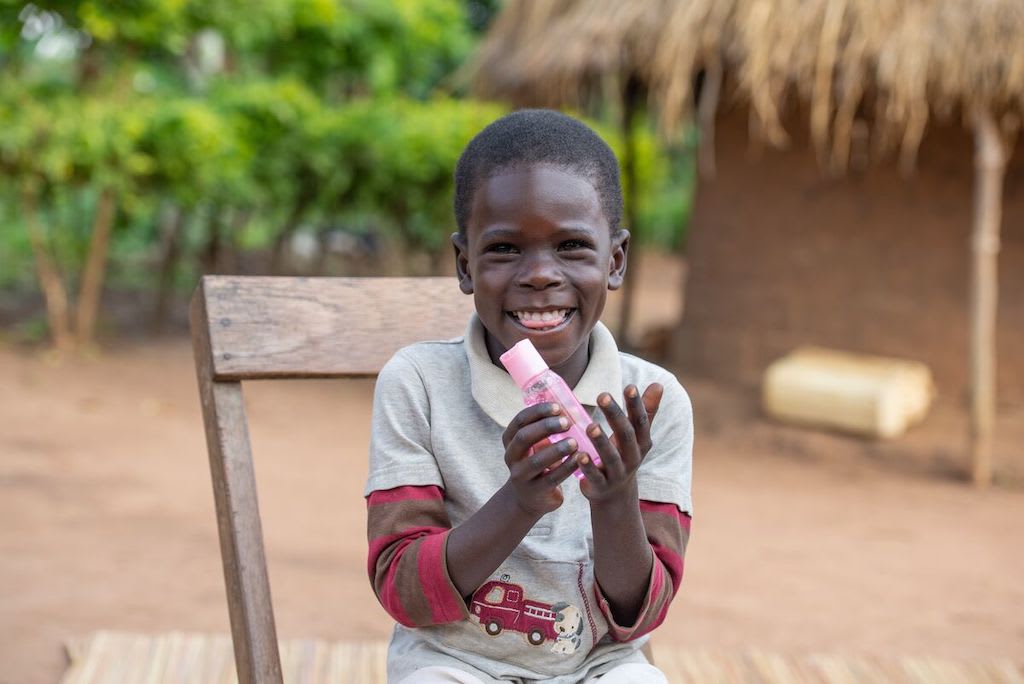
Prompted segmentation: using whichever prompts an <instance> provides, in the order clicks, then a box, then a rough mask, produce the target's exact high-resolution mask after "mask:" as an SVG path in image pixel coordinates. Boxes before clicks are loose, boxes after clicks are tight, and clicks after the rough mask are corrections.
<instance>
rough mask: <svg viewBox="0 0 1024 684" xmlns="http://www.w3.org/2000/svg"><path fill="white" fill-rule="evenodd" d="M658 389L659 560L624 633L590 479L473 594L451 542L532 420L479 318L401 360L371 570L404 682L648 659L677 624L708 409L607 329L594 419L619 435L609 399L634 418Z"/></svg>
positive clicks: (571, 673)
mask: <svg viewBox="0 0 1024 684" xmlns="http://www.w3.org/2000/svg"><path fill="white" fill-rule="evenodd" d="M652 382H658V383H661V384H662V385H663V386H664V388H665V392H664V397H663V399H662V403H661V406H660V408H659V411H658V414H657V415H656V417H655V419H654V422H653V423H652V426H651V433H652V435H651V436H652V442H653V445H654V446H653V447H652V449H651V450H650V452H649V453H648V454H647V456H646V457H645V459H644V462H643V463H642V464H641V466H640V469H639V470H638V472H637V485H638V490H639V494H640V498H641V500H642V501H641V508H642V515H643V516H644V523H645V527H646V528H647V530H648V538H649V539H651V543H652V547H653V548H654V550H655V555H656V557H657V560H656V562H655V563H654V567H653V569H652V576H651V582H650V587H649V591H648V597H647V600H646V601H645V604H644V606H643V609H642V612H641V616H640V618H638V622H637V624H635V625H632V626H622V625H616V624H615V623H614V620H613V619H612V618H611V616H610V611H609V609H608V606H607V602H606V601H605V600H604V598H603V597H602V596H601V593H600V590H599V588H598V587H597V584H596V582H595V580H594V576H593V534H592V531H591V529H590V513H589V502H588V501H587V500H586V498H585V497H584V496H583V495H582V493H581V492H580V491H579V485H578V483H577V482H576V480H575V478H569V479H568V480H567V481H566V482H565V483H563V485H562V490H563V495H564V502H563V504H562V506H561V507H559V508H558V509H557V510H555V511H553V512H551V513H549V514H547V515H545V516H544V517H543V518H541V519H540V520H539V521H538V522H537V524H536V525H535V526H534V528H533V529H532V530H531V531H530V533H529V534H527V536H526V537H525V538H524V539H523V540H522V542H521V543H520V544H519V546H518V548H517V549H516V550H515V551H514V552H513V553H512V555H511V556H510V557H509V558H508V559H507V560H506V561H505V562H504V563H502V565H501V566H499V568H498V569H496V570H495V572H494V573H493V576H492V578H491V579H490V580H488V582H485V583H484V584H483V585H482V586H481V587H480V589H479V590H478V591H477V592H476V593H475V594H474V596H473V597H472V598H471V599H470V601H469V602H468V603H467V602H465V601H464V600H463V599H462V597H461V596H459V593H458V591H457V590H456V589H455V587H454V585H453V584H452V583H451V580H450V578H449V576H448V572H447V567H446V565H445V544H446V542H447V532H448V531H450V529H451V528H453V527H456V526H458V525H460V524H461V523H462V522H464V521H465V520H466V519H468V518H469V517H470V516H472V515H473V514H474V513H475V512H476V511H477V510H479V509H480V507H481V506H483V504H484V503H485V502H486V501H487V500H488V499H490V497H491V496H493V494H494V493H495V492H496V491H497V490H498V489H499V488H500V487H501V486H502V485H504V483H505V482H506V481H507V480H508V468H507V466H506V465H505V461H504V447H503V445H502V441H501V436H502V432H503V431H504V430H505V428H506V427H507V425H508V423H509V422H510V421H511V420H512V418H513V417H514V416H515V415H516V414H517V413H518V412H519V411H521V410H522V408H523V401H522V393H521V390H520V389H519V388H518V387H517V386H516V384H515V383H514V382H513V380H512V379H511V377H510V376H509V375H508V374H507V373H506V372H505V370H504V369H502V368H500V367H498V366H495V365H494V364H493V363H492V362H491V359H490V357H489V355H488V353H487V348H486V344H485V331H484V328H483V325H482V324H481V322H480V321H479V319H478V318H477V317H476V316H473V317H472V318H471V320H470V321H469V324H468V326H467V329H466V334H465V335H464V336H463V337H460V338H456V339H453V340H448V341H441V342H424V343H419V344H415V345H412V346H410V347H406V348H405V349H403V350H401V351H399V352H398V353H397V354H396V355H395V357H394V358H392V359H391V361H389V362H388V364H387V365H386V366H385V367H384V369H382V371H381V373H380V376H379V377H378V382H377V388H376V393H375V397H374V415H373V431H372V435H371V445H370V476H369V480H368V482H367V486H366V495H367V496H368V504H369V528H370V529H369V537H370V567H369V568H368V569H369V572H370V575H371V579H372V580H373V582H374V588H375V590H376V591H377V594H378V598H379V599H380V600H381V603H382V604H383V605H384V606H385V607H386V608H387V609H388V611H389V613H391V614H392V615H393V616H394V617H395V619H396V621H398V622H399V624H398V625H396V628H395V633H394V636H393V639H392V644H391V648H390V649H389V658H388V672H389V678H390V677H394V678H395V679H400V678H401V677H402V676H405V675H406V674H408V673H409V672H412V671H413V670H415V669H417V668H420V667H425V666H428V665H442V664H443V665H449V666H457V667H462V668H463V669H466V670H467V671H471V672H472V673H473V674H475V675H477V676H478V677H481V678H483V679H485V681H486V680H487V679H488V678H494V679H498V678H506V679H507V678H512V679H518V680H522V681H530V680H545V681H560V680H561V681H577V680H578V679H581V678H582V676H583V675H590V674H598V673H600V672H603V671H604V670H606V669H608V668H609V667H611V666H614V665H615V664H619V663H622V662H630V661H631V660H633V661H637V662H640V661H642V655H641V654H640V653H639V652H638V649H639V646H640V645H642V643H643V639H642V638H637V637H640V636H641V635H642V634H643V633H644V632H645V630H646V631H649V629H650V628H652V626H654V625H656V624H657V623H660V621H661V620H662V619H663V618H664V614H665V612H666V611H667V608H668V602H669V601H670V600H671V596H672V595H673V594H674V593H675V590H676V589H677V588H678V582H679V579H680V577H681V575H682V552H683V548H684V547H685V543H686V537H687V536H688V531H689V515H690V514H691V513H692V506H691V503H690V472H691V452H692V443H693V421H692V410H691V406H690V401H689V398H688V397H687V395H686V393H685V391H684V390H683V388H682V387H681V386H680V385H679V383H678V381H677V380H676V379H675V377H674V376H673V375H672V374H671V373H669V372H667V371H665V370H664V369H662V368H660V367H658V366H656V365H654V364H651V363H648V362H646V361H643V360H642V359H638V358H636V357H633V356H630V355H628V354H623V353H620V352H619V351H618V349H617V347H616V345H615V341H614V338H613V337H612V335H611V333H610V332H609V331H608V330H607V328H605V327H604V326H603V325H602V324H600V323H599V324H598V325H597V326H596V327H595V328H594V330H593V332H592V333H591V337H590V358H589V362H588V365H587V368H586V370H585V372H584V374H583V376H582V378H581V379H580V381H579V383H577V385H576V387H575V388H574V392H575V393H576V395H577V397H578V398H579V399H580V401H581V403H583V404H584V406H585V407H586V408H587V409H588V410H589V411H590V413H591V417H592V419H594V421H595V422H597V423H598V424H600V425H601V427H602V429H604V430H605V431H606V433H609V434H610V429H609V426H608V424H607V421H606V420H605V419H604V415H603V413H601V412H600V411H599V410H597V409H596V408H595V404H596V401H597V396H598V395H599V394H600V393H602V392H609V393H611V394H612V395H613V397H615V399H616V401H618V402H619V403H620V405H624V404H623V402H622V391H623V388H624V387H625V386H626V385H627V384H635V385H637V387H639V388H640V390H641V391H643V389H644V388H646V386H647V385H649V384H650V383H652ZM652 530H654V532H652ZM652 534H655V535H656V536H657V535H660V536H657V538H655V537H652ZM669 580H671V582H670V581H669Z"/></svg>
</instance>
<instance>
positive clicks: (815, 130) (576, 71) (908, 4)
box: [470, 0, 1024, 166]
mask: <svg viewBox="0 0 1024 684" xmlns="http://www.w3.org/2000/svg"><path fill="white" fill-rule="evenodd" d="M699 73H703V74H704V76H705V78H704V82H705V83H707V84H709V85H710V86H711V87H709V88H704V89H702V93H701V98H702V99H703V100H704V101H703V102H701V103H700V104H698V105H697V107H698V109H703V110H704V111H705V116H710V117H711V118H712V119H713V118H714V111H715V108H716V107H717V104H718V99H719V97H718V88H717V86H718V85H719V84H720V83H722V82H723V81H722V76H723V74H724V76H725V81H724V82H725V84H726V87H725V90H724V91H723V93H722V95H723V97H730V98H732V97H738V98H740V99H742V100H745V101H746V102H748V103H749V106H750V111H751V128H752V130H753V132H754V133H755V134H756V135H758V136H759V137H760V138H763V139H765V140H767V141H769V142H771V143H774V144H777V145H783V144H785V143H786V141H787V140H788V136H787V133H786V131H785V130H784V128H783V125H782V120H783V118H784V112H785V111H786V109H787V101H788V100H791V98H792V96H793V95H794V94H796V95H798V96H799V97H800V98H802V99H803V100H804V101H805V102H806V103H807V104H808V109H809V111H810V122H809V123H810V128H811V133H812V136H813V139H814V141H815V143H816V145H817V146H818V148H819V150H820V151H821V153H822V158H823V160H826V161H828V162H829V163H830V164H832V165H837V166H845V163H846V156H847V154H848V151H849V142H850V136H851V131H852V130H853V128H854V125H855V122H856V121H857V120H858V119H861V120H864V121H866V122H868V123H870V127H871V131H872V138H873V142H874V147H875V149H876V150H884V149H886V148H891V147H893V146H895V145H898V146H899V147H900V150H901V156H902V158H903V161H904V162H905V163H912V161H913V157H914V155H915V153H916V150H917V147H918V144H919V143H920V140H921V137H922V135H923V134H924V130H925V126H926V124H927V123H928V121H929V119H931V118H950V117H954V116H963V117H964V118H965V120H967V119H968V118H969V117H970V116H971V113H972V112H974V111H976V110H977V108H984V109H987V110H989V111H990V112H992V113H993V114H994V115H996V116H997V117H998V118H999V120H1001V122H1002V124H1003V126H1004V128H1006V129H1007V130H1012V131H1016V129H1017V128H1019V125H1020V120H1021V118H1022V114H1024V0H508V2H507V3H506V6H505V7H504V9H503V10H502V12H501V14H500V15H499V16H498V17H497V19H496V20H495V23H494V25H493V27H492V28H491V30H490V32H489V33H488V35H487V37H486V38H485V40H484V42H483V44H482V46H481V48H480V51H479V52H478V55H477V59H476V61H475V62H474V63H473V64H472V66H471V68H470V75H471V77H472V80H473V84H474V89H475V90H476V92H477V93H478V94H480V95H482V96H485V97H499V98H504V99H510V100H512V101H513V102H516V103H518V104H522V105H526V104H530V105H543V106H558V105H575V106H580V105H582V104H584V103H585V102H586V101H587V100H588V98H590V97H592V96H593V95H594V94H595V93H599V92H603V93H604V94H605V95H609V94H611V93H613V92H614V90H613V89H614V88H618V87H621V84H622V83H623V82H624V81H625V80H626V79H628V78H635V79H638V80H639V81H641V82H642V83H643V84H644V85H646V86H647V91H648V94H649V98H650V103H651V104H652V106H653V108H654V109H655V111H656V112H657V113H658V116H659V120H660V122H661V123H662V125H663V126H665V127H666V128H667V129H669V130H671V129H673V128H674V127H675V126H677V125H678V124H679V123H680V122H682V121H684V120H687V119H688V118H690V117H691V115H692V114H693V111H692V110H693V108H694V107H693V105H694V99H695V98H694V93H693V87H694V83H695V81H696V76H697V74H699ZM708 100H710V101H708ZM698 117H699V113H698Z"/></svg>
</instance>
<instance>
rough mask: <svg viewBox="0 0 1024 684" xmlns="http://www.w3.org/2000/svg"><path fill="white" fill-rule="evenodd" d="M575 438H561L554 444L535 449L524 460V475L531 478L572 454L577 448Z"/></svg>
mask: <svg viewBox="0 0 1024 684" xmlns="http://www.w3.org/2000/svg"><path fill="white" fill-rule="evenodd" d="M577 446H578V445H577V444H576V440H575V439H563V440H560V441H558V442H555V443H554V444H551V445H549V446H546V447H544V448H543V449H537V450H536V451H534V452H533V453H532V454H530V456H529V457H528V458H527V459H526V460H525V461H524V464H525V472H524V475H525V476H526V477H527V478H528V479H533V478H535V477H537V476H538V475H540V474H541V473H543V472H544V471H545V470H547V469H548V468H549V467H551V466H553V465H554V464H556V463H558V462H559V461H561V460H563V459H565V458H566V457H568V456H569V455H570V454H573V453H574V452H575V451H576V448H577Z"/></svg>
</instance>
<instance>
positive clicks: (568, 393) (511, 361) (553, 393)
mask: <svg viewBox="0 0 1024 684" xmlns="http://www.w3.org/2000/svg"><path fill="white" fill-rule="evenodd" d="M501 363H502V365H503V366H505V369H506V370H507V371H508V374H509V375H511V376H512V379H513V380H515V382H516V384H517V385H519V387H520V388H522V390H523V399H524V400H525V402H526V405H527V406H533V405H534V404H539V403H541V402H545V401H551V402H555V403H556V404H558V405H559V406H561V407H562V410H563V414H562V415H564V416H565V417H566V418H568V419H569V429H567V430H566V431H565V432H560V433H557V434H554V435H551V437H549V438H548V439H550V440H551V442H552V443H554V442H558V441H561V440H563V439H567V438H569V437H572V438H573V439H575V440H576V445H577V451H579V452H581V453H586V454H587V455H588V456H590V460H592V461H593V462H594V463H595V464H600V463H601V459H600V457H599V456H598V455H597V449H595V448H594V444H593V442H591V441H590V437H588V436H587V428H588V427H589V426H590V424H591V423H592V422H593V421H592V420H590V416H589V415H587V410H586V409H585V408H583V405H582V404H580V401H579V399H577V398H576V395H575V394H573V393H572V390H571V389H569V386H568V385H567V384H565V380H563V379H562V376H560V375H559V374H558V373H556V372H554V371H553V370H551V369H550V368H548V364H546V363H544V359H543V358H542V357H541V355H540V353H539V352H538V351H537V349H536V347H534V346H533V342H530V340H528V339H525V340H523V341H521V342H519V343H517V344H515V345H514V346H513V347H512V348H511V349H509V350H508V351H507V352H505V353H504V354H502V355H501ZM566 458H568V456H566ZM573 474H574V475H575V476H576V477H577V478H579V479H581V480H582V479H583V478H584V475H583V471H582V470H579V469H577V470H576V471H575V472H574V473H573Z"/></svg>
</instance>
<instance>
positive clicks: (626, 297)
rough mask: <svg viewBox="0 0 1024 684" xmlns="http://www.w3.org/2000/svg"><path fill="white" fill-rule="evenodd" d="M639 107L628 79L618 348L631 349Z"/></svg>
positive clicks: (637, 240)
mask: <svg viewBox="0 0 1024 684" xmlns="http://www.w3.org/2000/svg"><path fill="white" fill-rule="evenodd" d="M639 105H640V84H639V83H637V82H636V80H635V79H632V78H630V79H627V81H626V86H625V87H624V88H623V89H622V119H621V125H622V140H623V144H624V150H623V155H622V175H623V181H624V182H623V186H624V190H625V197H624V198H623V200H624V202H623V203H624V204H625V205H626V212H625V213H626V216H625V218H626V227H627V228H628V229H629V232H630V234H631V237H630V241H629V243H630V249H629V252H628V255H629V260H628V262H627V265H626V273H625V275H624V276H623V283H622V309H621V310H620V315H619V329H618V340H619V346H621V347H623V348H624V349H630V343H629V326H630V324H631V323H632V321H633V304H634V303H635V297H636V293H635V290H636V274H637V269H638V268H639V266H640V228H641V226H640V216H639V211H638V210H637V209H638V207H637V205H636V203H637V196H638V195H639V188H637V180H636V131H635V130H634V129H635V128H636V126H635V123H636V115H637V110H638V109H639Z"/></svg>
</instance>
